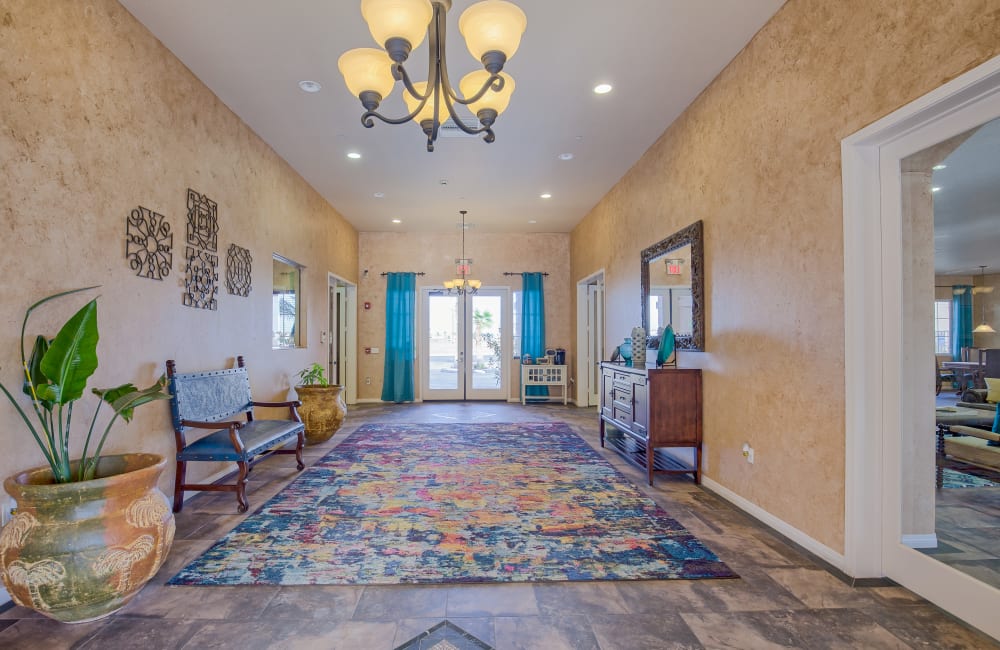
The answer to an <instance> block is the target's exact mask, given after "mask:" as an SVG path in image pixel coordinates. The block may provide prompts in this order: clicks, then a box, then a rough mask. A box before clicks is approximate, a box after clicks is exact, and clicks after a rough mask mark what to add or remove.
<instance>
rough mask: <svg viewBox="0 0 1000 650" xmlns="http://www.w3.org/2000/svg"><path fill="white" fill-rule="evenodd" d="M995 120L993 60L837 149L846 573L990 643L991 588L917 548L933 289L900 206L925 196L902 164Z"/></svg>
mask: <svg viewBox="0 0 1000 650" xmlns="http://www.w3.org/2000/svg"><path fill="white" fill-rule="evenodd" d="M998 116H1000V57H998V58H996V59H993V60H992V61H989V62H987V63H985V64H983V65H981V66H979V67H978V68H976V69H974V70H971V71H970V72H968V73H966V74H964V75H962V76H961V77H958V78H956V79H954V80H952V81H951V82H949V83H947V84H945V85H944V86H942V87H941V88H938V89H937V90H935V91H933V92H931V93H929V94H928V95H925V96H924V97H921V98H920V99H918V100H916V101H915V102H913V103H911V104H910V105H908V106H905V107H903V108H901V109H899V110H898V111H896V112H895V113H893V114H891V115H889V116H887V117H885V118H883V119H881V120H879V121H878V122H875V123H874V124H872V125H870V126H868V127H866V128H865V129H862V130H861V131H859V132H858V133H856V134H854V135H852V136H850V137H849V138H847V139H846V140H844V142H843V144H842V153H843V178H844V242H845V246H844V260H845V265H844V268H845V278H844V280H845V292H844V293H845V297H844V300H845V304H844V307H845V329H846V352H845V367H846V379H847V420H846V421H847V458H846V465H847V477H846V478H847V481H846V495H845V497H846V499H845V501H846V512H847V519H846V522H845V524H846V525H845V532H846V535H845V551H846V554H845V555H846V557H845V560H846V566H847V570H848V573H850V574H851V575H853V576H855V577H868V576H888V577H889V578H892V579H893V580H895V581H896V582H898V583H900V584H902V585H903V586H905V587H907V588H908V589H911V590H912V591H914V592H916V593H918V594H920V595H921V596H923V597H924V598H927V599H928V600H930V601H932V602H934V603H936V604H938V605H940V606H941V607H942V608H944V609H946V610H947V611H949V612H951V613H952V614H954V615H956V616H958V617H959V618H962V619H964V620H965V621H967V622H969V623H971V624H972V625H975V626H976V627H978V628H980V629H982V630H983V631H985V632H987V633H988V634H991V635H993V636H995V637H996V636H1000V622H998V620H997V618H996V611H997V608H998V607H1000V590H997V589H996V588H995V587H993V586H990V585H988V584H985V583H984V582H982V581H980V580H977V579H975V578H974V577H973V576H971V575H969V574H967V573H963V572H960V571H958V570H956V569H955V568H953V567H950V566H947V565H946V564H943V563H942V562H939V561H937V560H935V559H934V557H933V555H932V554H929V553H927V552H926V551H924V552H921V550H918V548H917V547H920V546H927V545H930V544H936V540H935V534H934V530H933V527H932V526H929V525H928V523H933V516H934V510H933V509H934V498H935V493H934V489H935V488H934V482H933V481H934V463H935V458H934V453H933V448H932V447H931V446H930V444H932V441H933V434H934V428H935V407H934V400H933V396H934V393H933V391H934V388H933V383H932V379H931V378H932V373H934V372H935V366H934V355H933V351H934V341H933V338H934V332H933V323H932V316H933V298H934V279H933V268H929V269H927V268H923V267H925V266H926V265H927V264H928V260H932V259H933V258H934V251H933V223H932V220H931V219H930V218H922V219H916V218H914V215H915V214H917V212H915V211H914V210H912V209H906V205H907V203H908V202H910V203H912V202H913V201H914V200H916V201H917V202H921V201H924V200H927V199H928V197H926V196H922V194H930V193H931V192H933V190H932V189H931V188H930V187H927V188H926V189H927V191H926V192H923V193H922V192H918V191H914V190H915V188H914V185H913V179H912V178H908V176H911V175H912V174H913V173H914V171H915V170H913V169H909V168H907V165H906V164H905V162H904V161H906V160H907V159H908V158H909V157H911V156H913V154H915V153H917V152H921V151H924V150H926V149H928V148H930V147H933V146H935V145H938V144H939V143H943V142H946V141H948V140H950V139H952V138H954V137H955V136H958V135H959V134H962V133H963V132H965V131H967V130H969V129H972V128H974V127H977V126H979V125H982V124H985V123H986V122H988V121H990V120H992V119H995V118H997V117H998ZM928 185H929V184H928ZM925 214H926V213H925ZM928 271H929V272H928ZM920 278H924V279H923V280H921V279H920ZM927 396H929V399H927Z"/></svg>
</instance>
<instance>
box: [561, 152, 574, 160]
mask: <svg viewBox="0 0 1000 650" xmlns="http://www.w3.org/2000/svg"><path fill="white" fill-rule="evenodd" d="M559 160H573V154H571V153H561V154H559Z"/></svg>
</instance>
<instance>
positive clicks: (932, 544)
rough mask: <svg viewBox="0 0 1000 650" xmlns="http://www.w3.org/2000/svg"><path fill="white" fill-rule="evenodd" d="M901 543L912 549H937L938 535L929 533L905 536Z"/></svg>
mask: <svg viewBox="0 0 1000 650" xmlns="http://www.w3.org/2000/svg"><path fill="white" fill-rule="evenodd" d="M900 541H901V542H902V543H903V545H904V546H909V547H910V548H937V547H938V539H937V533H927V534H924V535H903V537H902V539H900Z"/></svg>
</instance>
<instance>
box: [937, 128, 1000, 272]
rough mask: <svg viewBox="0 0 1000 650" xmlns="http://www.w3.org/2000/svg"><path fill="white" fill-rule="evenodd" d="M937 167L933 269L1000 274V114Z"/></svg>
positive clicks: (938, 270)
mask: <svg viewBox="0 0 1000 650" xmlns="http://www.w3.org/2000/svg"><path fill="white" fill-rule="evenodd" d="M942 162H943V163H944V164H945V165H947V166H946V167H945V168H944V169H941V170H937V171H935V172H934V175H933V177H932V178H933V181H932V185H933V186H934V187H938V188H940V189H939V190H938V191H937V192H935V193H934V269H935V272H936V273H937V274H938V275H971V274H973V273H976V274H978V273H979V266H980V265H985V266H986V267H987V268H986V273H988V274H994V273H1000V119H996V120H993V121H991V122H987V123H986V124H985V125H983V126H981V127H979V128H978V130H976V132H975V133H973V134H972V135H971V136H970V137H969V138H968V139H967V140H965V141H964V142H963V143H962V144H961V145H959V146H958V148H957V149H955V151H953V152H952V153H951V155H949V156H948V157H947V158H945V159H944V160H943V161H942Z"/></svg>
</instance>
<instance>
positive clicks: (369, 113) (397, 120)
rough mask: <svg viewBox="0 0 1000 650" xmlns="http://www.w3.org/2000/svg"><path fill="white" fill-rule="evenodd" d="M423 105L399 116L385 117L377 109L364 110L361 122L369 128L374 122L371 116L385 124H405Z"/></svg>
mask: <svg viewBox="0 0 1000 650" xmlns="http://www.w3.org/2000/svg"><path fill="white" fill-rule="evenodd" d="M423 106H424V105H423V104H420V106H418V107H417V110H415V111H413V112H412V113H410V114H409V115H405V116H403V117H400V118H392V117H386V116H385V115H382V114H381V113H379V112H378V111H365V113H364V114H363V115H362V116H361V123H362V124H363V125H364V126H365V127H366V128H369V129H370V128H372V127H373V126H375V122H374V121H373V120H372V118H373V117H377V118H378V119H380V120H382V121H383V122H385V123H386V124H406V123H407V122H411V121H413V118H414V117H416V115H417V113H418V112H419V111H420V109H421V108H423Z"/></svg>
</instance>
